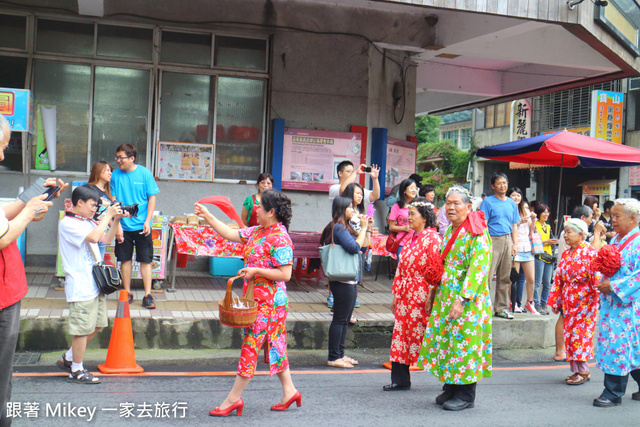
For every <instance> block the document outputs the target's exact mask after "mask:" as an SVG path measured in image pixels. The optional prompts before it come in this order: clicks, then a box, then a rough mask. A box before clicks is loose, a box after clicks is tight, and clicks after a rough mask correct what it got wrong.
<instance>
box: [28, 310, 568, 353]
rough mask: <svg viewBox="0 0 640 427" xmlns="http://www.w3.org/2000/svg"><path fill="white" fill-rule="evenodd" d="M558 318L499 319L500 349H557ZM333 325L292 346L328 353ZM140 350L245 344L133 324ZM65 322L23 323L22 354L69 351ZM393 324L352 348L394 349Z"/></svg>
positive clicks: (193, 323) (215, 332) (306, 329)
mask: <svg viewBox="0 0 640 427" xmlns="http://www.w3.org/2000/svg"><path fill="white" fill-rule="evenodd" d="M556 319H557V317H556V316H538V317H535V318H532V317H526V318H525V317H522V318H516V319H514V320H503V319H495V318H494V322H493V348H494V349H496V350H497V349H534V348H546V347H550V346H552V345H554V342H555V341H554V340H555V338H554V328H555V323H556ZM330 323H331V322H329V321H320V320H316V321H313V320H309V321H304V320H295V321H288V322H287V332H288V334H287V335H288V336H287V341H288V344H289V347H290V348H292V349H300V350H317V349H326V348H327V345H328V344H327V337H328V333H329V325H330ZM131 324H132V328H133V334H134V343H135V347H136V348H137V349H165V350H166V349H193V350H198V349H237V348H240V346H241V344H242V339H243V331H242V329H240V328H230V327H227V326H223V325H222V324H220V322H219V321H218V320H216V319H172V318H167V319H154V318H134V319H131ZM112 325H113V321H110V326H109V327H108V328H105V329H103V330H101V331H100V332H98V334H97V335H96V337H95V339H94V340H93V341H92V342H91V343H90V344H89V348H96V349H98V348H100V349H107V348H108V347H109V341H110V338H111V329H112ZM67 331H68V322H67V319H65V318H27V319H22V320H21V324H20V338H19V341H18V351H22V352H24V351H38V352H42V351H54V350H62V349H65V348H68V347H69V345H70V344H71V336H70V335H68V332H67ZM392 332H393V321H388V320H364V321H362V320H361V321H359V322H358V324H357V325H355V326H353V327H352V328H349V332H348V335H347V347H348V348H362V349H365V348H389V347H390V346H391V335H392Z"/></svg>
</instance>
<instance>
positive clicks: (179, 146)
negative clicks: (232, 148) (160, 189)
mask: <svg viewBox="0 0 640 427" xmlns="http://www.w3.org/2000/svg"><path fill="white" fill-rule="evenodd" d="M213 156H214V153H213V145H212V144H194V143H188V142H171V141H158V151H157V155H156V159H157V160H156V176H157V177H158V178H160V179H166V180H173V181H205V182H213Z"/></svg>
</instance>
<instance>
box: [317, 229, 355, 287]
mask: <svg viewBox="0 0 640 427" xmlns="http://www.w3.org/2000/svg"><path fill="white" fill-rule="evenodd" d="M318 250H319V251H320V262H322V269H323V270H324V275H325V276H327V279H329V280H331V281H332V282H350V281H353V280H356V277H358V269H359V267H360V256H359V255H358V254H350V253H349V252H347V251H345V250H344V248H343V247H342V246H341V245H336V244H335V243H334V241H333V230H331V244H330V245H324V246H320V248H318Z"/></svg>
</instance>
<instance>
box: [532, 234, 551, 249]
mask: <svg viewBox="0 0 640 427" xmlns="http://www.w3.org/2000/svg"><path fill="white" fill-rule="evenodd" d="M530 237H531V252H533V254H534V255H542V254H543V253H546V252H545V251H544V247H543V245H542V236H541V235H540V233H538V232H537V231H532V232H531V235H530ZM547 255H548V254H547Z"/></svg>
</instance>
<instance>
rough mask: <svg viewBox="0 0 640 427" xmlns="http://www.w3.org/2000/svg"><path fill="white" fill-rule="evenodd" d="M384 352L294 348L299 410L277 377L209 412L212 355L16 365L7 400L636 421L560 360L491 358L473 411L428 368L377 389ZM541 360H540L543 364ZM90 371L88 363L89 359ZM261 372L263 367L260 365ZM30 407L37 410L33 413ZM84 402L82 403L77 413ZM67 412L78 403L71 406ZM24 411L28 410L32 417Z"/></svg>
mask: <svg viewBox="0 0 640 427" xmlns="http://www.w3.org/2000/svg"><path fill="white" fill-rule="evenodd" d="M385 353H386V352H384V351H380V352H377V353H376V352H373V353H372V352H367V353H358V352H353V354H352V355H353V356H357V357H358V358H359V359H360V361H361V363H360V365H359V366H358V367H357V368H356V369H354V370H338V369H335V368H329V367H326V366H325V365H324V363H326V362H324V359H325V357H326V355H325V354H324V352H292V353H291V355H290V358H291V363H292V372H293V379H294V383H295V385H296V387H297V388H298V390H300V392H301V393H302V407H300V408H296V407H294V406H292V407H291V408H290V409H289V411H286V412H284V413H277V412H271V411H270V410H269V408H270V406H271V405H273V404H275V403H276V402H277V401H278V400H279V399H280V397H281V388H280V383H279V381H278V380H277V378H276V377H273V378H270V377H269V376H268V375H257V376H256V377H255V378H254V379H253V381H252V382H251V384H249V387H248V388H247V390H246V391H245V393H244V395H243V399H244V401H245V407H244V414H243V415H242V416H241V417H236V416H235V415H231V416H229V417H227V418H213V417H209V415H208V411H209V410H210V409H213V407H215V406H216V405H218V404H219V403H220V402H222V400H223V399H224V397H225V396H226V393H227V392H228V390H229V389H230V387H231V385H232V384H233V380H234V373H235V372H234V368H235V362H232V363H230V361H231V360H232V359H231V358H230V357H228V356H229V355H228V354H227V357H226V358H222V359H221V358H214V359H212V360H213V363H211V364H209V363H206V364H205V363H203V361H202V360H197V361H193V362H189V363H183V364H171V365H167V364H166V363H158V364H151V362H148V363H149V364H147V365H146V366H145V372H146V373H145V376H138V377H131V376H101V379H102V383H101V384H99V385H79V384H70V383H67V382H66V381H64V377H63V376H61V375H62V374H61V371H59V370H57V369H56V368H53V367H51V365H48V366H38V367H34V368H21V369H17V371H19V372H18V375H25V376H15V377H14V386H13V395H12V405H13V408H14V409H17V405H16V403H19V404H20V411H21V417H16V418H14V425H27V423H28V425H30V426H31V425H34V426H57V427H59V426H71V425H86V424H87V422H89V423H90V424H91V425H118V426H121V425H129V424H139V423H146V424H148V425H151V424H153V425H154V426H155V425H203V424H217V425H242V426H260V427H265V426H283V425H284V426H289V425H296V426H307V425H309V426H311V425H313V426H384V425H390V426H404V425H412V426H423V425H429V426H447V427H450V426H458V425H460V426H536V427H540V426H559V425H562V426H582V427H584V426H603V425H610V426H632V425H640V402H637V401H633V400H631V397H630V396H631V393H632V392H634V391H636V389H635V383H633V382H631V383H630V384H629V389H628V390H627V395H626V396H625V397H624V398H623V404H622V405H621V406H618V407H615V408H606V409H603V408H596V407H594V406H592V401H593V399H594V398H595V397H597V396H598V395H599V394H600V392H601V391H602V377H603V375H602V373H601V372H600V371H599V370H598V369H597V368H592V380H591V381H590V382H588V383H586V384H584V385H581V386H573V387H572V386H567V385H566V384H565V383H564V378H565V377H566V376H567V375H569V374H570V372H569V369H568V365H567V364H560V363H553V362H548V361H547V360H548V355H547V354H546V353H545V354H544V357H541V356H540V355H538V356H536V357H531V354H534V356H535V355H536V353H531V352H528V353H526V354H527V355H528V356H529V357H512V356H513V354H510V353H508V352H505V353H504V354H496V357H495V360H494V373H493V377H492V378H489V379H484V380H483V381H481V382H480V383H479V385H478V394H477V399H476V407H475V408H473V409H467V410H464V411H461V412H447V411H443V410H442V409H441V408H440V407H439V406H437V405H436V404H435V402H434V399H435V396H436V395H437V394H438V393H439V392H440V390H441V384H440V383H439V382H438V381H437V380H436V379H435V378H434V377H433V376H431V375H430V374H428V373H425V372H417V373H413V374H412V382H413V385H412V389H411V390H410V391H402V392H383V391H382V386H383V385H384V384H387V383H388V382H389V371H387V370H384V369H381V368H380V363H379V362H380V360H384V355H385ZM541 359H542V360H541ZM87 367H88V368H90V369H92V370H93V369H94V368H95V365H91V364H88V365H87ZM259 370H260V371H261V372H262V373H264V372H265V365H263V364H262V363H261V364H260V365H259ZM36 407H37V409H36ZM80 407H83V408H85V409H78V408H80ZM70 408H75V409H73V410H70ZM29 415H30V416H29Z"/></svg>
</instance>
